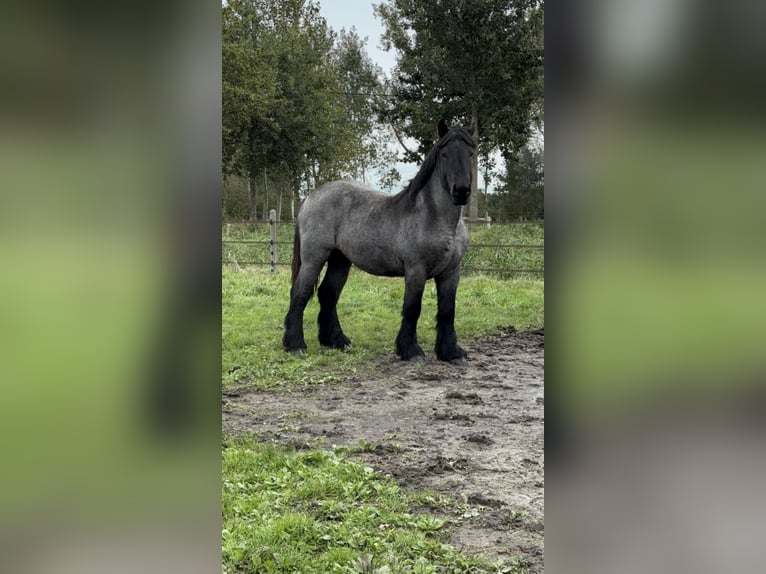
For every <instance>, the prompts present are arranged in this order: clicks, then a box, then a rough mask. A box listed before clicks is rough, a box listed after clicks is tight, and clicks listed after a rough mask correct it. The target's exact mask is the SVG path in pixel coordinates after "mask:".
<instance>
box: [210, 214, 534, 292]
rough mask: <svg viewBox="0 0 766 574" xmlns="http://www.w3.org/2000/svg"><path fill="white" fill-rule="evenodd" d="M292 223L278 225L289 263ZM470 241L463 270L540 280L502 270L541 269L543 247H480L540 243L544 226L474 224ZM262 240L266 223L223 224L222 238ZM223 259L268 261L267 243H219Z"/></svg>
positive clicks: (283, 257) (282, 254)
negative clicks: (483, 270)
mask: <svg viewBox="0 0 766 574" xmlns="http://www.w3.org/2000/svg"><path fill="white" fill-rule="evenodd" d="M294 229H295V228H294V226H293V225H289V224H282V225H279V226H278V227H277V241H278V242H279V244H278V245H277V255H278V261H281V262H285V263H287V262H289V261H290V259H291V257H292V242H293V233H294ZM470 234H471V243H470V245H469V247H468V252H467V253H466V255H465V259H464V260H463V267H464V268H466V269H472V268H477V269H493V270H498V271H497V273H498V276H499V277H501V278H509V277H511V276H521V277H528V278H534V279H540V278H541V275H540V274H532V273H527V274H520V273H502V272H500V271H499V270H502V269H543V263H544V261H543V260H544V255H543V250H542V249H537V248H535V249H527V248H519V247H482V245H487V244H490V245H542V244H543V241H544V235H545V231H544V225H543V224H542V223H540V224H528V225H493V226H492V227H485V226H481V225H480V226H477V227H476V228H475V229H473V230H472V231H471V232H470ZM243 239H244V240H249V241H264V242H268V241H269V239H270V235H269V225H268V224H266V223H256V224H235V223H232V224H224V225H223V240H224V241H226V240H234V241H237V240H243ZM222 248H223V250H222V255H223V260H224V262H227V263H228V262H231V261H233V260H236V261H238V262H240V263H242V262H252V261H258V262H268V261H270V251H269V250H270V246H269V245H268V244H267V243H256V244H253V243H246V244H242V243H226V244H223V245H222Z"/></svg>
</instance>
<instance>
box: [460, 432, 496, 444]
mask: <svg viewBox="0 0 766 574" xmlns="http://www.w3.org/2000/svg"><path fill="white" fill-rule="evenodd" d="M465 440H466V442H472V443H475V444H483V445H485V446H489V445H491V444H494V443H495V441H494V440H492V438H490V437H489V436H487V435H485V434H469V435H468V436H466V437H465Z"/></svg>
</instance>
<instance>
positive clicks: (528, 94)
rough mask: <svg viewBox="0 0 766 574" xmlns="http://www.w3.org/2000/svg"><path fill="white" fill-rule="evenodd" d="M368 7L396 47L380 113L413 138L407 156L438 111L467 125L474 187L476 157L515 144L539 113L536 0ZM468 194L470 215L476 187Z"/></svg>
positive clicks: (424, 143) (430, 135)
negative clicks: (473, 145) (473, 150)
mask: <svg viewBox="0 0 766 574" xmlns="http://www.w3.org/2000/svg"><path fill="white" fill-rule="evenodd" d="M375 11H376V14H377V15H378V16H379V17H380V18H381V20H382V21H383V24H384V26H385V34H384V36H383V46H384V48H385V49H387V50H390V49H392V48H393V49H395V50H396V51H397V53H398V55H397V67H396V70H395V73H394V77H393V78H392V79H391V81H390V83H389V86H388V89H389V90H390V92H391V93H390V100H389V102H388V104H387V105H386V106H384V107H383V108H382V109H381V110H380V113H381V117H382V118H383V119H384V120H386V121H388V122H389V123H390V124H391V125H392V126H393V127H394V129H396V130H398V131H399V132H400V133H402V134H404V135H406V136H409V137H412V138H415V139H416V140H417V141H418V142H419V147H418V149H417V150H408V149H407V148H405V159H407V160H408V161H418V160H419V159H420V158H421V157H422V156H423V155H424V154H425V152H426V151H427V150H428V148H429V147H430V146H431V145H432V143H433V140H434V136H435V133H434V131H435V127H434V126H436V123H437V121H438V119H439V118H440V117H445V118H447V119H450V120H452V121H455V120H457V121H458V122H462V123H463V124H466V125H467V124H470V125H472V126H473V130H474V131H473V135H474V138H475V140H476V141H477V142H478V143H479V153H477V154H474V164H473V189H474V190H476V189H477V182H478V161H479V156H480V155H483V156H488V155H489V153H490V152H491V151H493V150H498V149H499V150H500V151H501V152H502V153H503V154H504V155H508V154H513V153H514V152H515V151H518V150H520V149H521V148H522V147H523V146H524V144H525V143H526V142H527V140H528V139H529V135H530V128H531V126H532V125H533V124H534V123H535V122H536V121H539V120H538V116H540V115H541V113H542V107H543V100H542V96H543V80H542V78H543V19H544V4H543V2H542V0H387V1H386V2H383V3H381V4H378V5H377V6H375ZM480 135H481V138H479V136H480ZM400 141H401V140H400ZM470 201H471V202H470V205H469V215H470V217H471V218H475V217H476V216H477V215H478V213H477V206H478V194H477V193H473V194H472V195H471V200H470Z"/></svg>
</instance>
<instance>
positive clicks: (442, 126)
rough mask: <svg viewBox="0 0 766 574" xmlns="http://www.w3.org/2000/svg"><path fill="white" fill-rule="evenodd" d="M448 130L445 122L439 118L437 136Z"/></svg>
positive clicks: (441, 135)
mask: <svg viewBox="0 0 766 574" xmlns="http://www.w3.org/2000/svg"><path fill="white" fill-rule="evenodd" d="M448 131H449V126H448V125H447V122H445V121H444V118H442V119H440V120H439V137H440V138H443V137H444V135H445V134H446V133H447V132H448Z"/></svg>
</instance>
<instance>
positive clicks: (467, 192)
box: [452, 186, 471, 205]
mask: <svg viewBox="0 0 766 574" xmlns="http://www.w3.org/2000/svg"><path fill="white" fill-rule="evenodd" d="M470 196H471V187H470V186H467V187H453V188H452V203H454V204H455V205H468V198H469V197H470Z"/></svg>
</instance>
